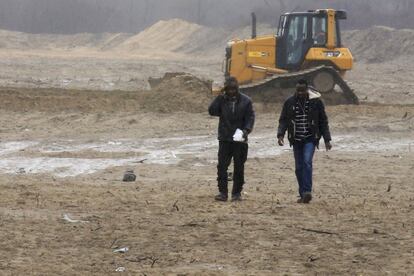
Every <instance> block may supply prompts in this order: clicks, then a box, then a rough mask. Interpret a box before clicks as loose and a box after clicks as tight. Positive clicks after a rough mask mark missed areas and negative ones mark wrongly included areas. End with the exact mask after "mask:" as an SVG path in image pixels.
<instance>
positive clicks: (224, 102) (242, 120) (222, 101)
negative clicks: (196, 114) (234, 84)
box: [208, 93, 255, 141]
mask: <svg viewBox="0 0 414 276" xmlns="http://www.w3.org/2000/svg"><path fill="white" fill-rule="evenodd" d="M208 113H210V115H211V116H218V117H220V120H219V126H218V139H219V140H220V141H233V135H234V133H235V132H236V129H241V130H243V131H244V132H245V133H246V134H248V133H250V132H251V131H252V130H253V126H254V119H255V114H254V110H253V104H252V100H251V99H250V98H249V97H248V96H246V95H244V94H242V93H239V94H238V95H237V99H236V101H235V103H234V105H233V103H232V101H230V99H229V98H228V97H227V96H226V95H219V96H217V97H216V98H215V99H214V100H213V102H212V103H211V104H210V107H209V108H208ZM246 138H247V137H246ZM246 141H247V139H246Z"/></svg>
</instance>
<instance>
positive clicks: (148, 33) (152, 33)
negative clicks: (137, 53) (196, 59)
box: [119, 19, 204, 51]
mask: <svg viewBox="0 0 414 276" xmlns="http://www.w3.org/2000/svg"><path fill="white" fill-rule="evenodd" d="M203 28H204V27H202V26H200V25H197V24H193V23H190V22H187V21H184V20H181V19H172V20H168V21H163V20H162V21H159V22H157V23H155V24H154V25H152V26H151V27H149V28H147V29H146V30H144V31H142V32H141V33H139V34H137V35H135V36H132V37H130V38H129V39H127V40H126V41H124V42H123V43H122V44H121V45H119V48H120V49H124V50H130V51H134V50H138V49H154V48H155V49H161V50H163V51H175V50H177V49H179V48H183V47H184V46H185V45H186V44H187V43H188V42H189V41H191V40H192V36H193V35H194V34H195V33H198V32H200V31H202V30H203Z"/></svg>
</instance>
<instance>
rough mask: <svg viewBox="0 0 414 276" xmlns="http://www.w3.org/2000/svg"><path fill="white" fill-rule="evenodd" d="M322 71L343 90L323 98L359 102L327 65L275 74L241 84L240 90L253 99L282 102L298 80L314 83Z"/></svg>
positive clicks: (330, 100) (342, 101) (329, 101)
mask: <svg viewBox="0 0 414 276" xmlns="http://www.w3.org/2000/svg"><path fill="white" fill-rule="evenodd" d="M322 72H324V73H328V74H330V75H331V76H332V77H333V79H334V81H335V84H336V85H337V86H339V87H340V88H341V90H342V91H341V92H338V91H335V90H332V91H329V92H327V93H322V99H324V101H325V102H326V103H327V104H359V101H358V97H357V96H356V95H355V93H354V91H353V90H352V89H351V88H350V87H349V85H348V84H347V83H346V82H345V80H344V79H343V78H342V77H341V76H340V75H339V73H338V72H337V71H336V70H335V69H334V68H333V67H331V66H325V65H322V66H318V67H313V68H309V69H306V70H302V71H298V72H291V73H286V74H279V75H273V76H271V77H268V78H266V79H263V80H261V81H258V82H255V83H249V84H245V85H241V86H240V91H241V92H242V93H244V94H246V95H248V96H250V97H251V98H252V99H253V101H259V102H265V103H266V102H269V103H271V102H282V101H283V100H284V99H286V98H287V96H289V95H291V94H292V91H291V90H289V88H293V87H295V85H296V83H297V81H298V80H300V79H306V80H308V81H309V83H311V84H312V83H313V79H314V77H315V76H316V75H317V74H319V73H322Z"/></svg>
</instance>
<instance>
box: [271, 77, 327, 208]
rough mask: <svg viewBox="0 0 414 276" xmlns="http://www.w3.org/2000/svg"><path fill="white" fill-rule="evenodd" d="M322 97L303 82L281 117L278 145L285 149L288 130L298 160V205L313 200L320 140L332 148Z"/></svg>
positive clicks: (297, 87)
mask: <svg viewBox="0 0 414 276" xmlns="http://www.w3.org/2000/svg"><path fill="white" fill-rule="evenodd" d="M320 97H321V94H319V93H318V92H316V91H314V90H312V89H311V88H309V87H308V83H307V81H306V80H299V82H298V83H297V85H296V93H295V95H294V96H292V97H290V98H289V99H287V100H286V102H285V103H284V105H283V109H282V113H281V114H280V119H279V128H278V132H277V138H278V144H279V145H280V146H283V145H284V141H283V138H284V136H285V132H286V130H287V131H288V140H289V143H290V145H291V146H293V153H294V156H295V167H296V170H295V173H296V178H297V181H298V184H299V196H300V199H299V200H298V203H309V202H310V201H311V200H312V159H313V154H314V152H315V147H319V140H320V138H321V137H323V139H324V141H325V148H326V150H327V151H328V150H330V149H331V148H332V145H331V142H330V141H331V134H330V132H329V125H328V117H327V116H326V113H325V106H324V104H323V102H322V100H321V99H320Z"/></svg>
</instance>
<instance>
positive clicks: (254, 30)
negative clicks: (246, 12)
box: [252, 12, 257, 38]
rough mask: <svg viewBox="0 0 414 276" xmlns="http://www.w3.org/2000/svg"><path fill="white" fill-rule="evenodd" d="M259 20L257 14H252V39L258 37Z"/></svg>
mask: <svg viewBox="0 0 414 276" xmlns="http://www.w3.org/2000/svg"><path fill="white" fill-rule="evenodd" d="M256 25H257V20H256V14H255V13H254V12H252V38H256V37H257V27H256Z"/></svg>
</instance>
